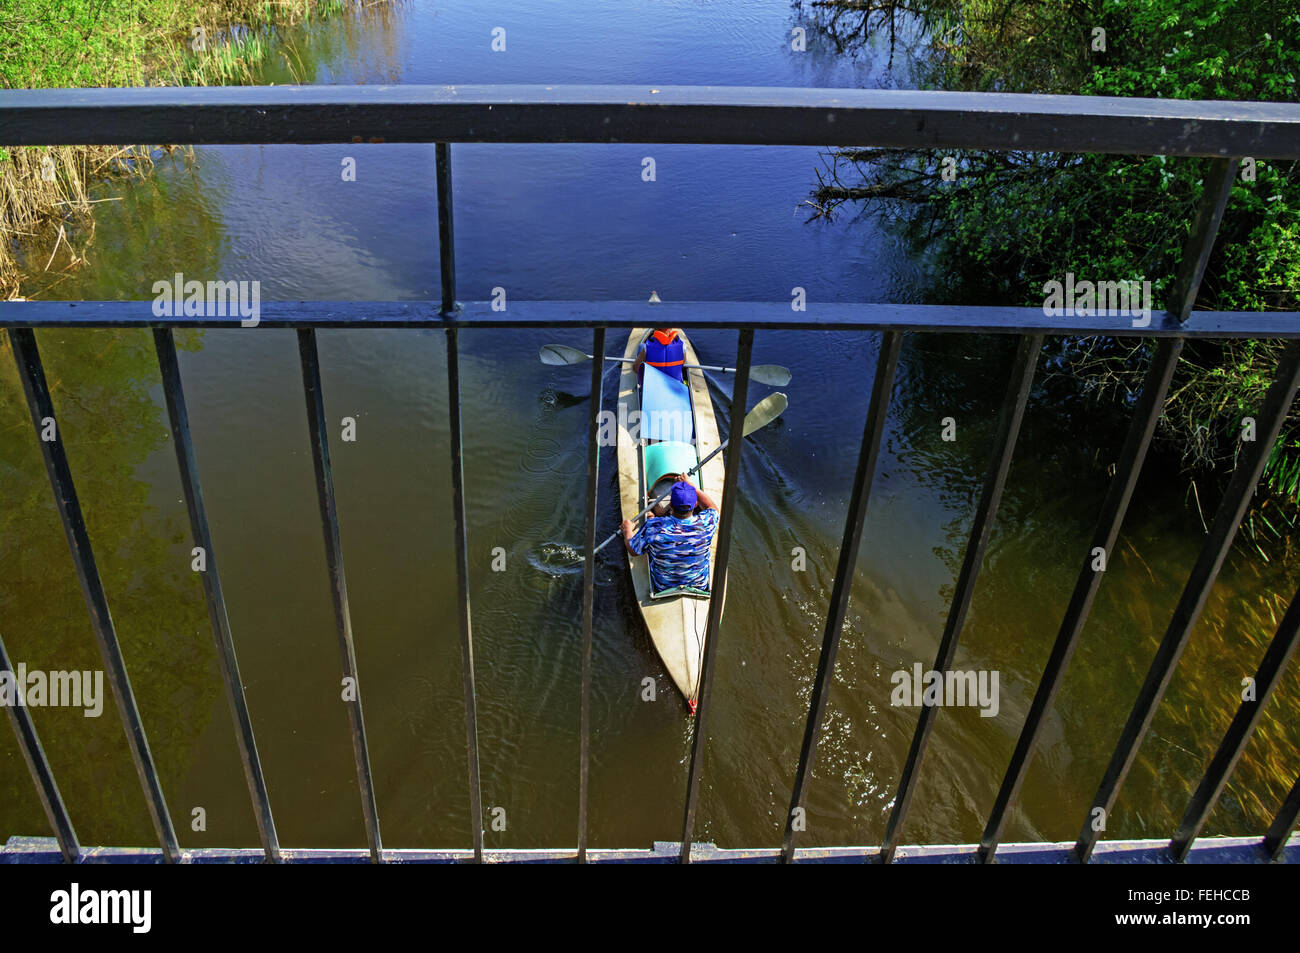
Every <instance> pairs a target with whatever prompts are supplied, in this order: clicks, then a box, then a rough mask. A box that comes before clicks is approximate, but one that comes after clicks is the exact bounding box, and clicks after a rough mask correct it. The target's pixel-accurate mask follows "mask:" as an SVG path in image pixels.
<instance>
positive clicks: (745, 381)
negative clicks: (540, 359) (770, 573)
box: [596, 328, 754, 864]
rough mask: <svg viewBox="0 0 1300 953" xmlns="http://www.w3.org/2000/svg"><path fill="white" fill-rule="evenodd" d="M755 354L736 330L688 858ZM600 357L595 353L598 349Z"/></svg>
mask: <svg viewBox="0 0 1300 953" xmlns="http://www.w3.org/2000/svg"><path fill="white" fill-rule="evenodd" d="M753 352H754V332H753V330H752V329H750V328H746V329H744V330H742V331H741V332H740V340H739V342H738V344H737V347H736V376H735V384H734V385H733V387H732V392H731V427H730V432H729V433H728V434H727V440H728V441H730V442H729V443H728V444H727V456H726V459H727V471H726V473H725V474H724V475H723V479H722V506H721V509H722V512H721V513H720V514H719V518H718V550H717V558H716V559H715V560H714V565H713V579H712V580H711V582H710V589H711V591H712V592H713V593H714V594H715V596H714V598H713V599H710V600H709V620H708V625H707V627H706V628H705V636H704V659H703V661H701V663H700V703H699V705H698V706H697V709H696V712H695V737H694V738H693V739H692V741H691V767H690V775H689V779H688V780H687V783H686V804H685V810H684V812H683V814H684V817H683V820H682V846H681V857H680V860H681V862H682V863H683V864H689V863H690V862H691V839H692V837H693V836H694V833H695V808H696V806H697V804H698V801H699V796H700V775H701V772H702V770H703V766H704V745H705V742H706V739H707V737H708V734H707V730H708V717H709V700H710V689H711V688H712V686H713V661H714V659H715V658H716V657H717V653H718V638H719V634H720V633H719V630H720V629H721V622H722V604H723V601H724V599H725V595H726V591H727V588H726V587H727V563H728V561H729V560H730V558H731V532H732V528H733V527H732V520H733V518H734V513H735V511H736V495H737V490H736V487H737V486H738V485H739V482H740V459H741V456H740V451H741V448H742V447H743V446H744V444H745V436H744V426H745V409H746V404H747V402H748V400H749V365H750V358H751V357H752V356H753ZM596 353H597V356H599V352H596Z"/></svg>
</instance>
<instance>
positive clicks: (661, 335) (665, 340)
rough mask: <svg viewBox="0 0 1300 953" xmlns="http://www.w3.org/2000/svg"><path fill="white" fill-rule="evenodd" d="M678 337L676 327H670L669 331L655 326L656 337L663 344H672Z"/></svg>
mask: <svg viewBox="0 0 1300 953" xmlns="http://www.w3.org/2000/svg"><path fill="white" fill-rule="evenodd" d="M676 337H677V329H676V328H669V329H668V330H667V331H663V330H661V329H659V328H655V333H654V338H655V340H656V341H658V342H659V343H660V344H663V345H665V346H667V345H669V344H672V343H673V341H674V340H675V339H676Z"/></svg>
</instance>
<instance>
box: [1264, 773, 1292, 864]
mask: <svg viewBox="0 0 1300 953" xmlns="http://www.w3.org/2000/svg"><path fill="white" fill-rule="evenodd" d="M1298 817H1300V777H1297V778H1296V779H1295V784H1293V785H1291V791H1290V793H1289V794H1287V796H1286V799H1285V800H1283V801H1282V806H1281V807H1280V808H1278V811H1277V816H1276V817H1274V818H1273V823H1272V824H1270V825H1269V826H1268V833H1267V834H1265V835H1264V844H1263V847H1264V853H1266V854H1267V855H1268V856H1269V859H1270V860H1278V859H1280V858H1281V857H1282V848H1284V847H1285V846H1286V842H1287V840H1288V839H1289V838H1290V836H1291V831H1292V830H1294V829H1295V825H1296V819H1297V818H1298Z"/></svg>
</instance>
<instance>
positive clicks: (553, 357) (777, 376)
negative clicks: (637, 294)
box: [537, 344, 790, 387]
mask: <svg viewBox="0 0 1300 953" xmlns="http://www.w3.org/2000/svg"><path fill="white" fill-rule="evenodd" d="M537 356H538V357H540V358H541V360H542V363H543V364H550V365H553V366H557V367H558V366H560V365H564V364H581V363H582V362H583V361H591V360H595V358H594V357H593V356H592V355H591V354H588V353H586V352H585V351H580V350H578V349H577V348H576V347H569V346H568V345H567V344H546V345H543V346H542V349H541V351H540V352H539V353H538V355H537ZM605 360H607V361H613V362H615V363H617V364H631V363H632V362H633V361H634V360H636V358H632V357H606V358H605ZM682 366H683V367H696V368H699V369H700V370H702V371H722V372H724V373H726V374H734V373H736V369H735V368H734V367H719V366H717V365H715V364H683V365H682ZM749 379H750V380H754V381H758V382H759V383H760V384H768V385H770V386H772V387H784V386H785V385H786V384H788V383H790V369H789V368H787V367H782V366H781V365H779V364H755V365H754V366H753V367H751V368H750V369H749Z"/></svg>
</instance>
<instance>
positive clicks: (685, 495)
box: [672, 483, 697, 510]
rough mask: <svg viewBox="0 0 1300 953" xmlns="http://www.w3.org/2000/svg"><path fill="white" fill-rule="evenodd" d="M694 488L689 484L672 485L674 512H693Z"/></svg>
mask: <svg viewBox="0 0 1300 953" xmlns="http://www.w3.org/2000/svg"><path fill="white" fill-rule="evenodd" d="M696 499H697V497H696V493H695V487H693V486H691V485H690V484H689V483H674V484H673V498H672V503H673V509H675V510H693V509H695V501H696Z"/></svg>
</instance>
